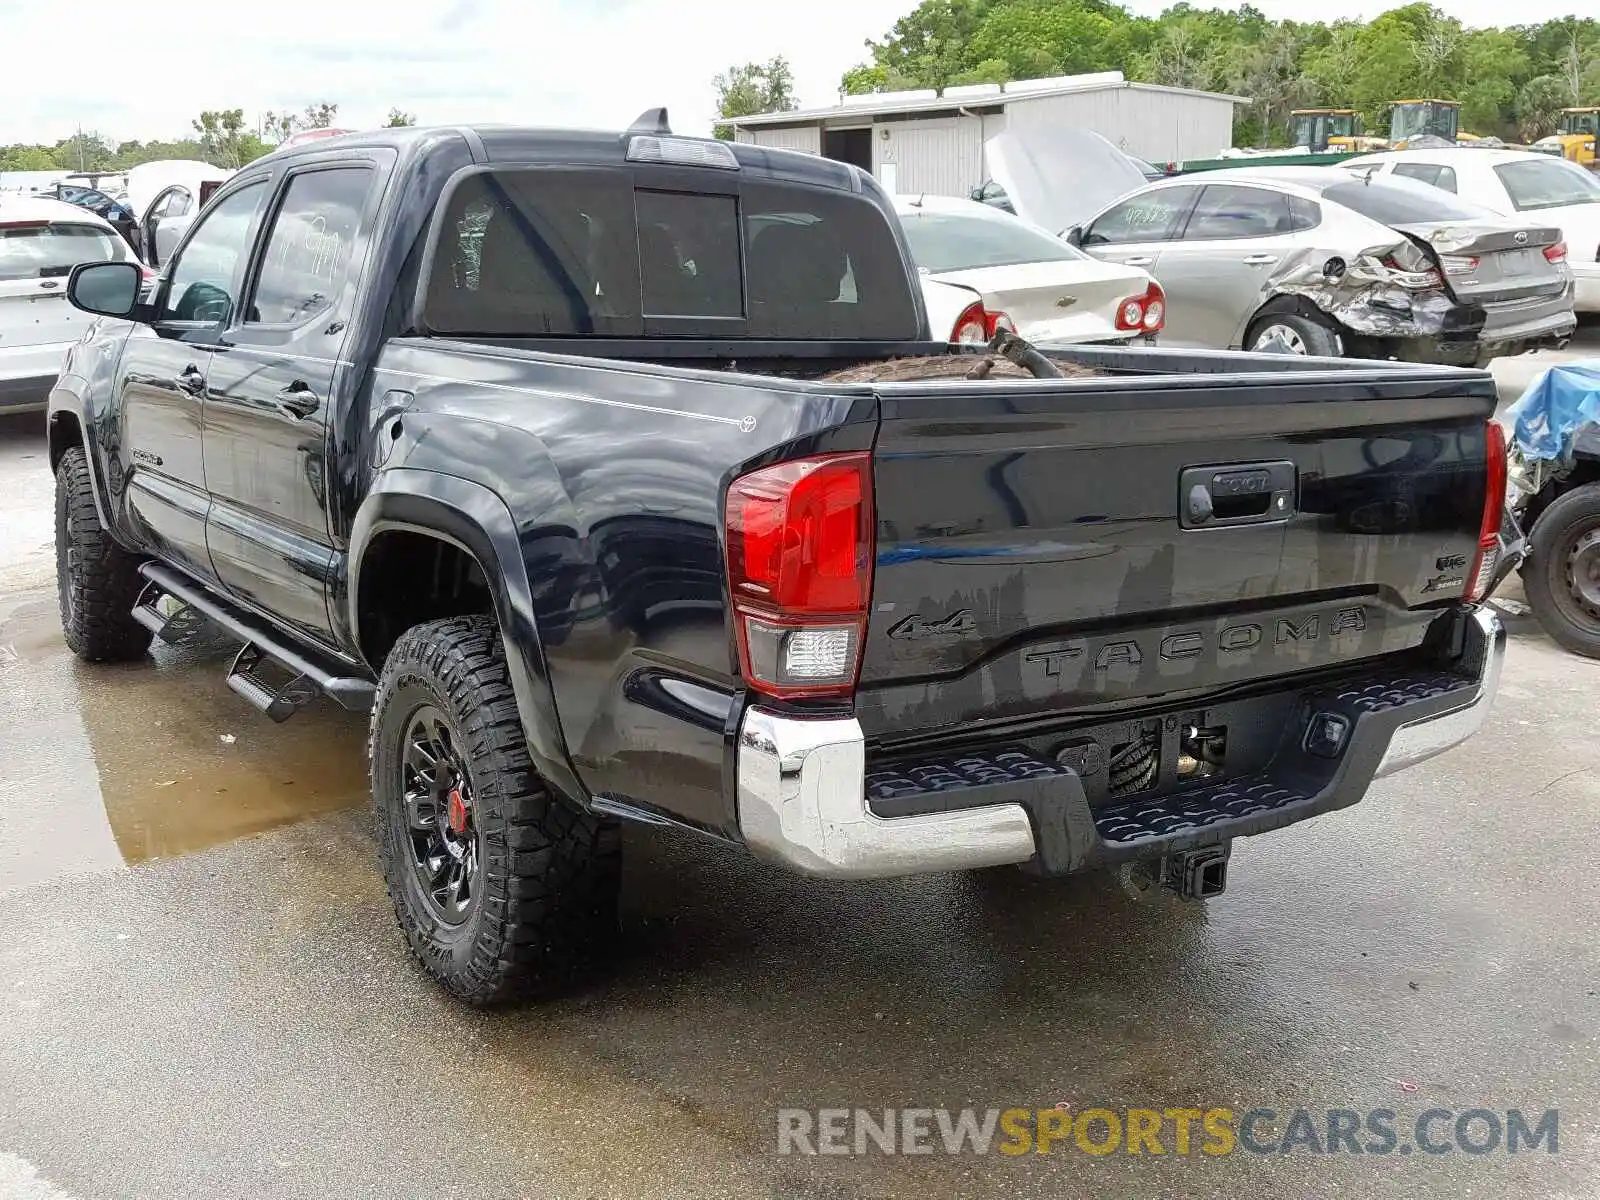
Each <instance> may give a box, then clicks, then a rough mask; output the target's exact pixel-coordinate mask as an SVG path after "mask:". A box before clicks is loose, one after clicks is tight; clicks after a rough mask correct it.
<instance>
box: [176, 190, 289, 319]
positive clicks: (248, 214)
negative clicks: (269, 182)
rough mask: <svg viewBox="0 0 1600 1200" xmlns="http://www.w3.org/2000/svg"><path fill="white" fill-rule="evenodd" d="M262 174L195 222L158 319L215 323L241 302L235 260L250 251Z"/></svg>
mask: <svg viewBox="0 0 1600 1200" xmlns="http://www.w3.org/2000/svg"><path fill="white" fill-rule="evenodd" d="M266 194H267V186H266V181H265V180H258V181H256V182H255V183H251V184H247V185H246V186H244V187H242V188H240V189H239V190H238V191H236V192H234V193H233V194H232V195H231V196H229V197H227V199H225V200H223V202H222V203H221V204H219V205H217V207H216V208H214V209H212V210H211V211H210V212H209V213H207V214H206V216H205V219H204V220H203V221H201V222H200V224H199V225H198V226H196V227H195V230H194V232H193V233H192V234H191V235H190V237H189V240H188V242H187V243H186V244H185V245H184V247H183V253H181V254H180V255H178V257H177V260H176V261H175V262H174V263H173V265H172V273H171V276H170V279H169V282H168V284H167V288H166V293H165V295H164V296H163V298H162V302H161V316H160V319H161V320H162V321H185V322H192V323H195V324H205V325H217V324H222V323H225V322H227V321H229V320H231V319H232V318H233V313H234V309H235V308H237V307H238V303H239V293H238V286H239V280H238V275H239V264H240V263H241V262H242V261H243V259H244V257H245V256H246V255H247V254H248V253H249V252H250V243H249V240H248V239H249V237H250V230H251V228H252V226H253V225H254V224H255V218H256V213H257V211H259V209H260V208H261V202H262V200H264V199H265V198H266Z"/></svg>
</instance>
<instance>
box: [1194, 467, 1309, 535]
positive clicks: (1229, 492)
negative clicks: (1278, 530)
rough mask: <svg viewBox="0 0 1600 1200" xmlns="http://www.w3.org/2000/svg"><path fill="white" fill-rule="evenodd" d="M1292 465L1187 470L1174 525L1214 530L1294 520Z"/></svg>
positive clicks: (1294, 480)
mask: <svg viewBox="0 0 1600 1200" xmlns="http://www.w3.org/2000/svg"><path fill="white" fill-rule="evenodd" d="M1296 478H1297V469H1296V467H1295V465H1294V463H1292V462H1288V461H1278V462H1262V463H1229V464H1227V465H1225V466H1217V467H1189V468H1187V469H1185V470H1183V471H1181V472H1179V474H1178V525H1179V527H1180V528H1183V529H1213V528H1217V527H1219V526H1226V525H1256V524H1265V523H1267V522H1272V521H1284V520H1287V519H1288V518H1290V517H1292V516H1294V515H1295V482H1296Z"/></svg>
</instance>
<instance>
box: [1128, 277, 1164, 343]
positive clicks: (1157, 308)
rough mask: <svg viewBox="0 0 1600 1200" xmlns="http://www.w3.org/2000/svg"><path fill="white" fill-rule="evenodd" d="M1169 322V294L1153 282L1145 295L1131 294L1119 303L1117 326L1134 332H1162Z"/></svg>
mask: <svg viewBox="0 0 1600 1200" xmlns="http://www.w3.org/2000/svg"><path fill="white" fill-rule="evenodd" d="M1166 323H1167V294H1166V293H1165V292H1163V291H1162V290H1161V285H1160V284H1159V283H1155V282H1152V283H1151V284H1150V286H1149V287H1148V288H1146V289H1145V291H1144V294H1143V295H1139V296H1129V297H1128V298H1127V299H1126V300H1124V301H1123V302H1122V303H1121V304H1119V305H1117V320H1116V327H1117V328H1118V329H1121V330H1124V331H1128V332H1133V333H1143V334H1152V333H1160V332H1161V329H1162V327H1163V326H1164V325H1165V324H1166Z"/></svg>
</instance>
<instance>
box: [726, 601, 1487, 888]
mask: <svg viewBox="0 0 1600 1200" xmlns="http://www.w3.org/2000/svg"><path fill="white" fill-rule="evenodd" d="M1505 649H1506V633H1505V629H1504V627H1503V626H1502V625H1501V623H1500V621H1499V619H1498V618H1497V617H1496V616H1495V615H1494V613H1493V612H1491V611H1490V610H1489V609H1487V608H1479V609H1477V610H1476V611H1474V612H1472V613H1471V614H1470V615H1469V616H1468V617H1467V621H1466V644H1465V646H1464V653H1463V656H1462V659H1461V660H1460V661H1459V662H1458V663H1457V664H1455V665H1454V667H1453V668H1452V669H1453V670H1454V671H1455V672H1456V674H1454V675H1452V676H1451V677H1450V678H1451V679H1452V680H1453V684H1452V686H1451V689H1450V690H1449V691H1448V692H1446V693H1444V694H1441V695H1437V696H1434V697H1432V698H1430V699H1429V700H1427V701H1426V702H1424V703H1417V704H1410V703H1405V702H1404V700H1403V698H1402V700H1401V701H1398V702H1396V703H1395V704H1393V705H1390V704H1384V705H1382V706H1381V711H1377V712H1375V713H1373V714H1372V715H1370V716H1363V715H1361V714H1360V711H1359V709H1352V710H1350V711H1351V712H1352V714H1353V715H1354V720H1355V732H1354V733H1353V735H1352V737H1351V739H1350V743H1349V746H1348V748H1347V749H1346V751H1345V752H1344V754H1343V756H1342V758H1341V760H1340V762H1339V765H1338V769H1337V771H1336V772H1335V773H1334V774H1333V775H1331V776H1330V777H1329V778H1328V779H1327V780H1326V782H1325V784H1324V785H1323V786H1319V787H1316V788H1312V789H1310V790H1308V791H1307V792H1306V793H1305V794H1303V795H1300V794H1297V793H1295V792H1294V791H1293V790H1292V789H1289V788H1285V787H1281V786H1277V785H1273V784H1257V785H1251V783H1250V781H1249V780H1243V781H1240V783H1239V785H1238V786H1236V787H1233V788H1232V789H1231V792H1232V794H1231V796H1228V797H1223V798H1221V799H1219V801H1218V804H1219V807H1218V809H1217V814H1216V818H1215V820H1208V821H1206V822H1205V823H1204V824H1203V826H1202V827H1198V828H1186V829H1183V830H1181V831H1179V830H1176V829H1175V830H1174V831H1173V832H1172V833H1171V834H1170V836H1169V835H1163V836H1159V837H1149V838H1145V837H1143V836H1140V837H1137V838H1130V837H1128V836H1127V835H1126V834H1124V833H1119V832H1118V831H1117V823H1116V822H1114V821H1113V822H1109V823H1108V822H1106V821H1105V820H1104V819H1103V817H1104V813H1103V810H1094V811H1091V810H1090V808H1089V806H1088V804H1087V802H1086V800H1085V796H1084V792H1083V789H1082V787H1081V785H1080V784H1079V781H1078V779H1077V777H1076V775H1074V774H1073V773H1072V772H1071V771H1070V770H1069V769H1067V768H1064V767H1063V768H1051V769H1052V770H1055V771H1056V772H1057V775H1056V777H1055V778H1054V779H1052V780H1051V781H1049V782H1050V784H1051V785H1052V786H1054V787H1055V788H1056V794H1055V795H1054V796H1053V797H1052V799H1051V801H1050V803H1049V804H1047V805H1041V804H1037V803H1035V802H1034V801H1033V800H1027V801H1025V803H1028V804H1033V805H1034V807H1033V808H1032V809H1030V808H1028V807H1025V806H1024V803H1011V802H1009V800H1010V798H1011V795H1012V794H1009V793H1008V794H1007V795H1006V796H1005V799H1006V800H1007V802H1004V803H994V802H987V800H986V801H978V802H975V804H974V806H973V807H964V808H963V807H954V808H951V809H950V810H948V811H939V812H920V813H914V814H911V815H906V816H895V817H880V816H878V815H877V814H876V813H874V812H873V811H872V810H871V808H870V806H869V804H868V799H867V762H866V741H865V738H864V736H863V734H862V730H861V726H860V724H859V723H858V722H857V721H856V720H855V718H853V717H845V718H833V719H827V720H806V719H800V718H795V717H789V716H785V715H782V714H780V713H776V712H772V711H770V710H768V709H764V708H761V707H760V706H753V707H751V708H750V709H748V710H747V711H746V713H745V715H744V719H743V722H742V723H741V725H740V729H739V737H738V742H737V762H736V775H737V782H738V812H739V828H740V831H741V833H742V834H743V835H744V839H745V841H746V843H747V844H748V845H749V846H750V848H751V849H752V850H753V851H754V852H755V853H757V854H759V855H761V856H762V857H763V858H768V859H772V860H774V861H777V862H781V863H783V864H785V865H787V866H788V867H790V868H792V869H794V870H796V871H799V872H801V873H803V874H807V875H820V876H830V877H834V878H842V879H870V878H877V877H890V876H902V875H917V874H922V873H927V872H938V871H956V870H967V869H971V868H976V867H990V866H1000V865H1003V864H1006V863H1021V862H1027V861H1028V860H1030V859H1033V858H1035V856H1036V855H1037V856H1038V857H1039V858H1040V859H1041V860H1042V862H1043V865H1044V866H1045V868H1046V869H1049V870H1061V869H1073V870H1076V869H1079V868H1080V866H1083V865H1089V864H1091V863H1094V862H1102V863H1103V862H1110V861H1116V860H1118V859H1125V858H1128V857H1134V856H1138V855H1151V854H1160V853H1163V852H1164V851H1165V850H1166V849H1169V848H1173V847H1176V848H1184V847H1187V846H1191V845H1196V844H1210V843H1212V842H1218V841H1224V840H1227V839H1229V838H1231V837H1242V836H1250V835H1252V834H1255V833H1263V832H1267V831H1268V830H1270V829H1274V828H1279V827H1281V826H1283V825H1286V824H1290V823H1293V822H1295V821H1299V820H1304V819H1306V818H1307V817H1311V816H1315V815H1317V814H1318V813H1321V812H1328V811H1332V810H1334V809H1337V808H1342V807H1345V806H1347V805H1350V804H1354V803H1356V801H1358V800H1360V798H1361V797H1362V795H1363V794H1365V792H1366V790H1367V787H1368V785H1369V784H1370V783H1371V782H1372V780H1373V779H1375V778H1378V777H1381V776H1384V775H1391V774H1393V773H1395V772H1396V771H1400V770H1404V769H1405V768H1406V767H1410V766H1414V765H1415V764H1417V763H1420V762H1423V761H1425V760H1426V759H1429V758H1432V757H1434V756H1435V755H1437V754H1442V753H1443V752H1444V751H1446V750H1448V749H1450V748H1451V747H1452V746H1455V745H1457V744H1459V743H1461V742H1463V741H1465V740H1466V739H1467V738H1469V737H1471V736H1472V734H1474V733H1476V732H1477V730H1478V729H1479V727H1480V726H1482V724H1483V722H1484V719H1485V718H1486V716H1487V715H1488V711H1489V706H1490V704H1491V703H1492V702H1493V700H1494V696H1495V692H1496V691H1497V690H1498V688H1499V683H1500V671H1501V664H1502V663H1503V661H1504V658H1505ZM1469 681H1471V682H1469ZM1444 695H1449V696H1450V698H1451V700H1453V699H1454V698H1455V697H1456V696H1459V697H1461V701H1460V703H1458V704H1452V703H1451V702H1450V700H1446V699H1444ZM1418 713H1420V714H1425V715H1417V716H1415V717H1414V719H1412V720H1409V721H1408V720H1407V719H1406V718H1407V716H1408V715H1412V714H1418ZM1329 765H1331V764H1329ZM1252 786H1254V788H1255V792H1254V794H1255V795H1257V796H1261V795H1269V796H1270V797H1271V798H1270V799H1269V800H1262V801H1259V802H1257V801H1256V800H1253V799H1251V798H1250V795H1249V793H1251V790H1252ZM1263 787H1264V788H1266V791H1265V792H1262V791H1260V790H1259V789H1260V788H1263ZM1224 790H1227V789H1226V787H1225V788H1224ZM1184 795H1192V793H1184ZM1241 797H1243V799H1241ZM991 798H992V794H991ZM1158 799H1159V798H1157V797H1152V798H1151V801H1152V803H1154V802H1156V801H1157V800H1158ZM1052 810H1053V811H1055V812H1056V813H1057V814H1062V815H1061V817H1060V820H1052V821H1049V822H1045V821H1043V820H1042V819H1041V817H1042V815H1043V814H1046V813H1047V812H1049V811H1052ZM1097 825H1098V826H1099V833H1098V834H1097V833H1096V829H1097ZM1041 829H1042V830H1044V831H1045V832H1044V833H1042V834H1041V833H1040V832H1038V831H1039V830H1041ZM1040 838H1043V841H1042V842H1041V841H1040ZM1063 863H1066V864H1068V865H1067V866H1065V867H1063V866H1062V864H1063Z"/></svg>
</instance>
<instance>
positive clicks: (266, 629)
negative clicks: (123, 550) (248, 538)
mask: <svg viewBox="0 0 1600 1200" xmlns="http://www.w3.org/2000/svg"><path fill="white" fill-rule="evenodd" d="M139 574H141V575H143V576H144V577H145V579H146V580H148V584H147V585H146V587H145V589H144V591H143V592H141V593H140V594H139V600H138V602H137V604H136V605H135V606H134V610H133V618H134V620H136V621H138V622H139V623H140V624H141V625H143V626H145V627H146V628H147V629H149V630H151V631H152V632H153V633H155V635H156V636H157V637H159V638H161V640H162V641H165V642H168V643H170V644H173V645H182V644H183V643H184V642H185V641H189V640H192V639H193V638H194V637H195V636H196V629H195V627H196V625H197V622H196V620H195V614H199V615H201V616H204V617H206V618H208V619H209V620H211V621H213V622H215V623H216V624H217V625H220V626H221V627H222V628H223V629H225V630H227V632H228V633H230V634H232V635H233V636H234V637H236V638H238V639H239V640H240V641H242V642H243V643H244V647H243V648H242V649H241V650H240V651H239V653H238V655H237V656H236V657H235V658H234V660H233V664H232V666H230V667H229V668H228V686H229V687H230V688H232V689H233V690H234V691H235V692H237V693H238V694H239V695H240V696H242V697H243V698H244V699H245V700H247V701H249V702H250V704H252V705H253V706H255V707H256V708H258V709H260V710H261V711H262V712H264V713H266V714H267V716H269V717H271V718H272V719H273V720H274V721H286V720H288V719H289V718H290V717H291V716H293V715H294V714H295V712H297V711H298V710H299V709H301V708H303V707H304V706H305V705H306V704H307V703H309V702H310V701H311V700H312V699H314V698H315V696H316V693H318V692H321V693H323V694H324V695H326V696H328V698H329V699H331V700H333V702H334V703H336V704H338V705H339V707H341V708H346V709H349V710H350V711H351V712H360V713H364V712H370V711H372V700H373V695H374V693H375V691H376V689H375V687H374V685H373V683H372V681H371V680H370V679H362V678H360V677H359V676H354V675H347V674H344V673H343V672H345V671H346V670H348V667H346V666H345V665H344V664H340V663H337V662H335V661H334V660H333V659H331V658H327V657H324V656H321V655H315V656H313V655H312V654H311V653H310V652H308V651H306V650H304V649H302V648H300V647H297V646H293V645H291V644H290V643H289V642H288V641H287V639H285V638H284V636H283V635H282V634H281V633H279V632H278V631H277V630H275V629H273V628H271V627H270V626H268V625H267V624H266V622H265V621H263V620H261V618H259V617H257V616H255V615H254V614H252V613H248V612H246V611H245V610H244V609H242V608H240V607H238V606H237V605H234V604H230V603H229V602H228V601H226V600H224V599H222V598H221V597H218V596H214V595H212V594H211V593H210V592H208V591H206V590H205V589H204V588H202V587H200V586H199V585H198V584H196V583H194V582H193V581H192V580H190V579H188V578H186V577H185V576H183V575H180V574H179V573H178V572H176V571H174V570H172V569H171V568H169V567H165V566H162V565H161V564H160V563H150V562H147V563H144V564H143V565H141V566H140V568H139ZM162 596H171V597H172V598H173V599H175V600H177V601H179V602H180V603H181V605H182V607H181V608H178V609H176V610H174V611H163V608H162V607H161V605H160V601H161V598H162ZM169 633H170V634H171V635H172V636H171V637H169V636H168V634H169ZM174 639H176V640H174ZM268 660H271V661H272V662H273V663H274V664H276V665H277V666H280V667H282V668H283V669H284V670H285V671H287V672H288V674H289V679H288V681H287V682H286V683H283V684H281V685H276V686H274V685H272V684H269V683H268V682H267V681H266V680H264V679H263V678H262V677H261V675H260V673H259V672H260V668H261V667H262V666H264V665H265V664H266V663H267V661H268Z"/></svg>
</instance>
